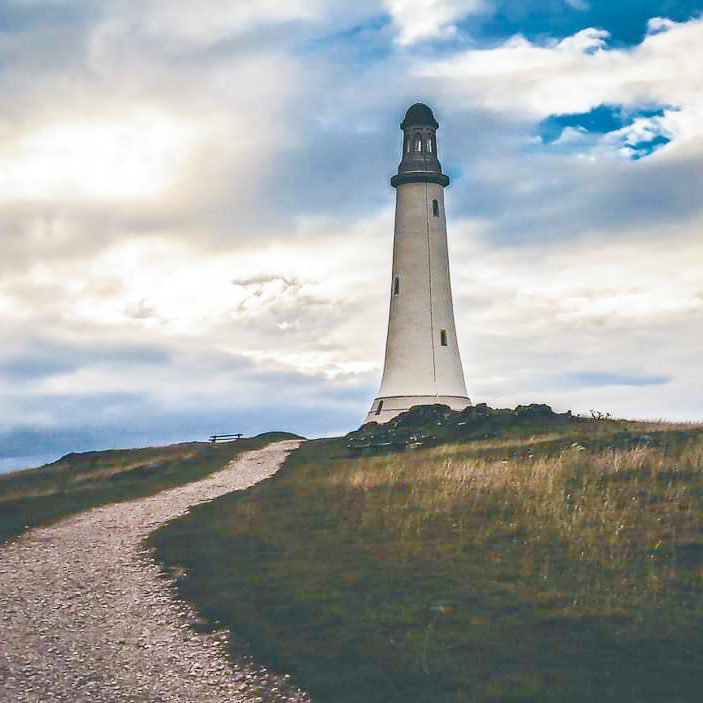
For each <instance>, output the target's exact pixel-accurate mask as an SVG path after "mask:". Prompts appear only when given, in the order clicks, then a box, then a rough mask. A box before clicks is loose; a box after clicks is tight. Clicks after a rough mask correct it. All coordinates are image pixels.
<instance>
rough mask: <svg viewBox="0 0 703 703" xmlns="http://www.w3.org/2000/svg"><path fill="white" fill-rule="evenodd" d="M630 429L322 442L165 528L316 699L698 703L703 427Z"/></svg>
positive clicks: (195, 572)
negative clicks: (441, 442) (425, 441)
mask: <svg viewBox="0 0 703 703" xmlns="http://www.w3.org/2000/svg"><path fill="white" fill-rule="evenodd" d="M623 428H625V429H626V430H627V431H631V430H637V429H638V427H637V426H635V425H633V424H632V423H629V424H628V425H622V424H618V423H608V424H607V425H606V424H603V425H601V427H600V429H599V431H594V428H593V427H590V428H586V431H584V428H583V427H581V426H568V427H565V428H562V429H561V430H559V429H555V430H554V432H553V433H552V434H550V435H549V436H534V437H531V436H529V435H525V436H516V437H512V438H508V439H505V438H502V439H496V440H493V441H483V442H474V443H467V444H461V445H448V446H442V447H437V448H434V449H423V450H419V451H414V452H406V453H404V454H390V455H382V456H374V457H362V458H349V455H348V450H347V448H346V446H345V443H344V442H343V441H342V440H338V439H330V440H318V441H313V442H308V443H306V444H305V445H303V447H302V448H301V449H300V450H298V451H297V452H295V453H294V454H293V455H291V457H290V458H289V460H288V461H287V463H286V465H285V467H284V468H283V470H282V471H281V472H280V473H279V474H277V475H276V476H274V477H273V478H271V479H269V480H267V481H264V482H263V483H261V484H259V485H257V486H255V487H253V488H251V489H249V490H248V491H246V492H244V493H238V494H232V495H228V496H224V497H223V498H220V499H218V500H216V501H213V502H212V503H208V504H204V505H202V506H198V507H196V508H194V509H193V510H192V511H191V513H190V514H189V515H188V516H186V517H184V518H182V519H178V520H176V521H174V522H172V523H170V524H168V525H166V526H164V527H162V528H161V529H159V530H158V531H157V532H155V533H154V534H153V535H152V537H151V538H150V541H151V544H152V546H153V547H155V548H156V551H157V554H158V557H159V558H160V559H161V560H162V562H164V564H165V565H166V566H167V567H168V568H171V569H173V573H174V574H178V578H177V582H178V587H179V590H180V592H181V595H182V596H183V597H185V598H187V599H188V600H191V601H192V602H193V603H194V604H195V605H196V607H197V608H198V610H199V611H200V612H201V613H202V614H203V615H204V616H205V617H206V619H207V620H208V621H209V622H210V623H218V624H219V623H225V624H226V625H228V626H229V627H231V629H232V631H233V633H234V634H235V635H236V636H237V637H238V639H237V640H236V641H234V642H233V645H232V647H233V653H234V654H240V653H242V652H246V653H249V654H252V655H254V656H255V657H257V658H258V659H259V660H261V661H262V662H266V663H268V664H269V665H270V666H273V667H274V668H277V669H278V670H280V671H283V672H288V673H291V674H292V675H293V677H294V680H295V683H296V684H297V685H299V686H301V687H303V688H305V689H307V690H309V691H310V692H311V694H312V697H313V699H314V700H315V701H317V702H318V703H358V701H360V700H361V701H365V702H366V703H395V702H396V701H397V702H398V703H400V702H401V701H402V702H403V703H426V702H427V701H432V702H433V703H459V702H461V703H466V702H467V701H469V702H471V701H482V702H488V701H555V702H556V701H566V700H568V701H577V702H580V701H583V702H584V703H585V702H586V701H588V702H592V701H618V702H622V701H638V702H640V701H645V702H646V701H652V702H653V703H654V702H656V703H660V702H661V701H667V702H673V701H698V700H700V691H701V689H703V655H702V654H701V652H702V651H703V531H702V527H703V433H702V432H701V431H700V430H697V429H695V428H692V427H691V428H684V429H680V428H679V429H669V430H667V429H666V426H665V425H657V426H656V427H654V426H648V427H647V428H646V429H647V430H650V438H649V439H648V440H647V445H648V446H643V445H642V443H641V442H640V444H638V445H637V446H629V445H628V443H627V442H624V443H623V437H622V434H618V433H622V432H623ZM639 429H640V430H642V429H643V428H642V427H640V428H639ZM589 442H590V443H591V444H590V445H589V444H588V443H589ZM587 445H588V446H587Z"/></svg>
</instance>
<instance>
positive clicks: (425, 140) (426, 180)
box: [366, 103, 471, 423]
mask: <svg viewBox="0 0 703 703" xmlns="http://www.w3.org/2000/svg"><path fill="white" fill-rule="evenodd" d="M438 127H439V125H438V123H437V121H436V120H435V118H434V115H433V114H432V111H431V110H430V108H429V107H427V106H426V105H423V104H421V103H417V104H415V105H413V106H412V107H410V109H409V110H408V111H407V113H406V115H405V119H404V120H403V122H402V123H401V129H402V130H403V137H404V138H403V159H402V161H401V163H400V166H399V168H398V174H397V175H396V176H393V178H392V179H391V184H392V185H393V186H394V187H395V188H396V212H395V232H394V240H393V271H392V276H391V301H390V314H389V321H388V338H387V341H386V357H385V364H384V370H383V380H382V381H381V389H380V391H379V393H378V397H377V398H376V399H375V400H374V402H373V405H372V407H371V411H370V412H369V414H368V416H367V418H366V422H380V423H383V422H388V421H389V420H391V419H392V418H393V417H395V416H396V415H398V414H399V413H401V412H403V411H405V410H409V409H410V408H411V407H413V406H416V405H431V404H434V403H442V404H443V405H449V406H450V407H451V408H453V409H463V408H465V407H466V406H467V405H470V402H471V401H470V400H469V398H468V396H467V393H466V384H465V382H464V372H463V370H462V366H461V358H460V356H459V346H458V344H457V337H456V330H455V325H454V310H453V305H452V292H451V283H450V278H449V253H448V250H447V223H446V216H445V210H444V188H445V186H447V185H448V184H449V178H448V177H447V176H446V175H444V174H443V173H442V167H441V164H440V163H439V160H438V159H437V138H436V130H437V128H438Z"/></svg>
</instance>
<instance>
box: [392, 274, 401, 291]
mask: <svg viewBox="0 0 703 703" xmlns="http://www.w3.org/2000/svg"><path fill="white" fill-rule="evenodd" d="M399 294H400V278H399V277H398V276H396V277H395V278H394V279H393V295H399Z"/></svg>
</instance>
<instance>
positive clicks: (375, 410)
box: [364, 395, 471, 425]
mask: <svg viewBox="0 0 703 703" xmlns="http://www.w3.org/2000/svg"><path fill="white" fill-rule="evenodd" d="M416 405H448V406H449V407H450V408H451V409H452V410H464V409H465V408H467V407H468V406H470V405H471V401H470V400H469V399H468V398H466V397H463V396H456V395H391V396H385V397H379V398H376V400H374V401H373V405H372V406H371V411H370V412H369V414H368V415H367V416H366V420H364V424H366V423H368V422H378V424H379V425H383V424H384V423H386V422H389V421H390V420H392V419H393V418H394V417H396V416H397V415H400V413H404V412H405V411H406V410H410V408H413V407H415V406H416Z"/></svg>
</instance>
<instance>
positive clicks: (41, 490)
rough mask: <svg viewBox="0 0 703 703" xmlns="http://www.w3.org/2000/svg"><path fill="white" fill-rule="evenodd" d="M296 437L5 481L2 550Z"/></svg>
mask: <svg viewBox="0 0 703 703" xmlns="http://www.w3.org/2000/svg"><path fill="white" fill-rule="evenodd" d="M294 437H295V435H291V434H289V433H286V432H279V433H276V432H269V433H266V434H265V435H260V436H259V437H256V438H253V439H244V440H241V441H238V442H231V443H222V444H210V443H204V442H192V443H186V444H174V445H171V446H166V447H151V448H146V449H124V450H122V449H116V450H110V451H100V452H85V453H81V454H68V455H66V456H65V457H63V458H61V459H59V461H57V462H54V463H53V464H47V465H46V466H41V467H39V468H37V469H29V470H27V471H17V472H15V473H10V474H4V475H0V544H3V543H4V542H5V541H7V540H8V539H10V538H12V537H15V536H17V535H19V534H21V533H22V532H23V531H24V530H25V529H26V528H28V527H36V526H38V525H47V524H49V523H51V522H55V521H56V520H59V519H61V518H63V517H66V516H68V515H71V514H73V513H78V512H81V511H83V510H88V509H90V508H94V507H96V506H98V505H103V504H105V503H114V502H118V501H125V500H132V499H133V498H141V497H143V496H148V495H153V494H154V493H158V492H159V491H161V490H163V489H165V488H171V487H173V486H179V485H182V484H184V483H189V482H190V481H197V480H198V479H200V478H203V477H204V476H207V475H208V474H210V473H212V472H213V471H216V470H217V469H220V468H222V467H223V466H224V465H225V464H227V463H228V462H229V461H231V460H232V459H233V458H234V457H235V456H236V455H237V454H239V453H240V452H242V451H246V450H248V449H257V448H259V447H262V446H265V445H266V444H269V443H270V442H273V441H278V440H281V439H292V438H294Z"/></svg>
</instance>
